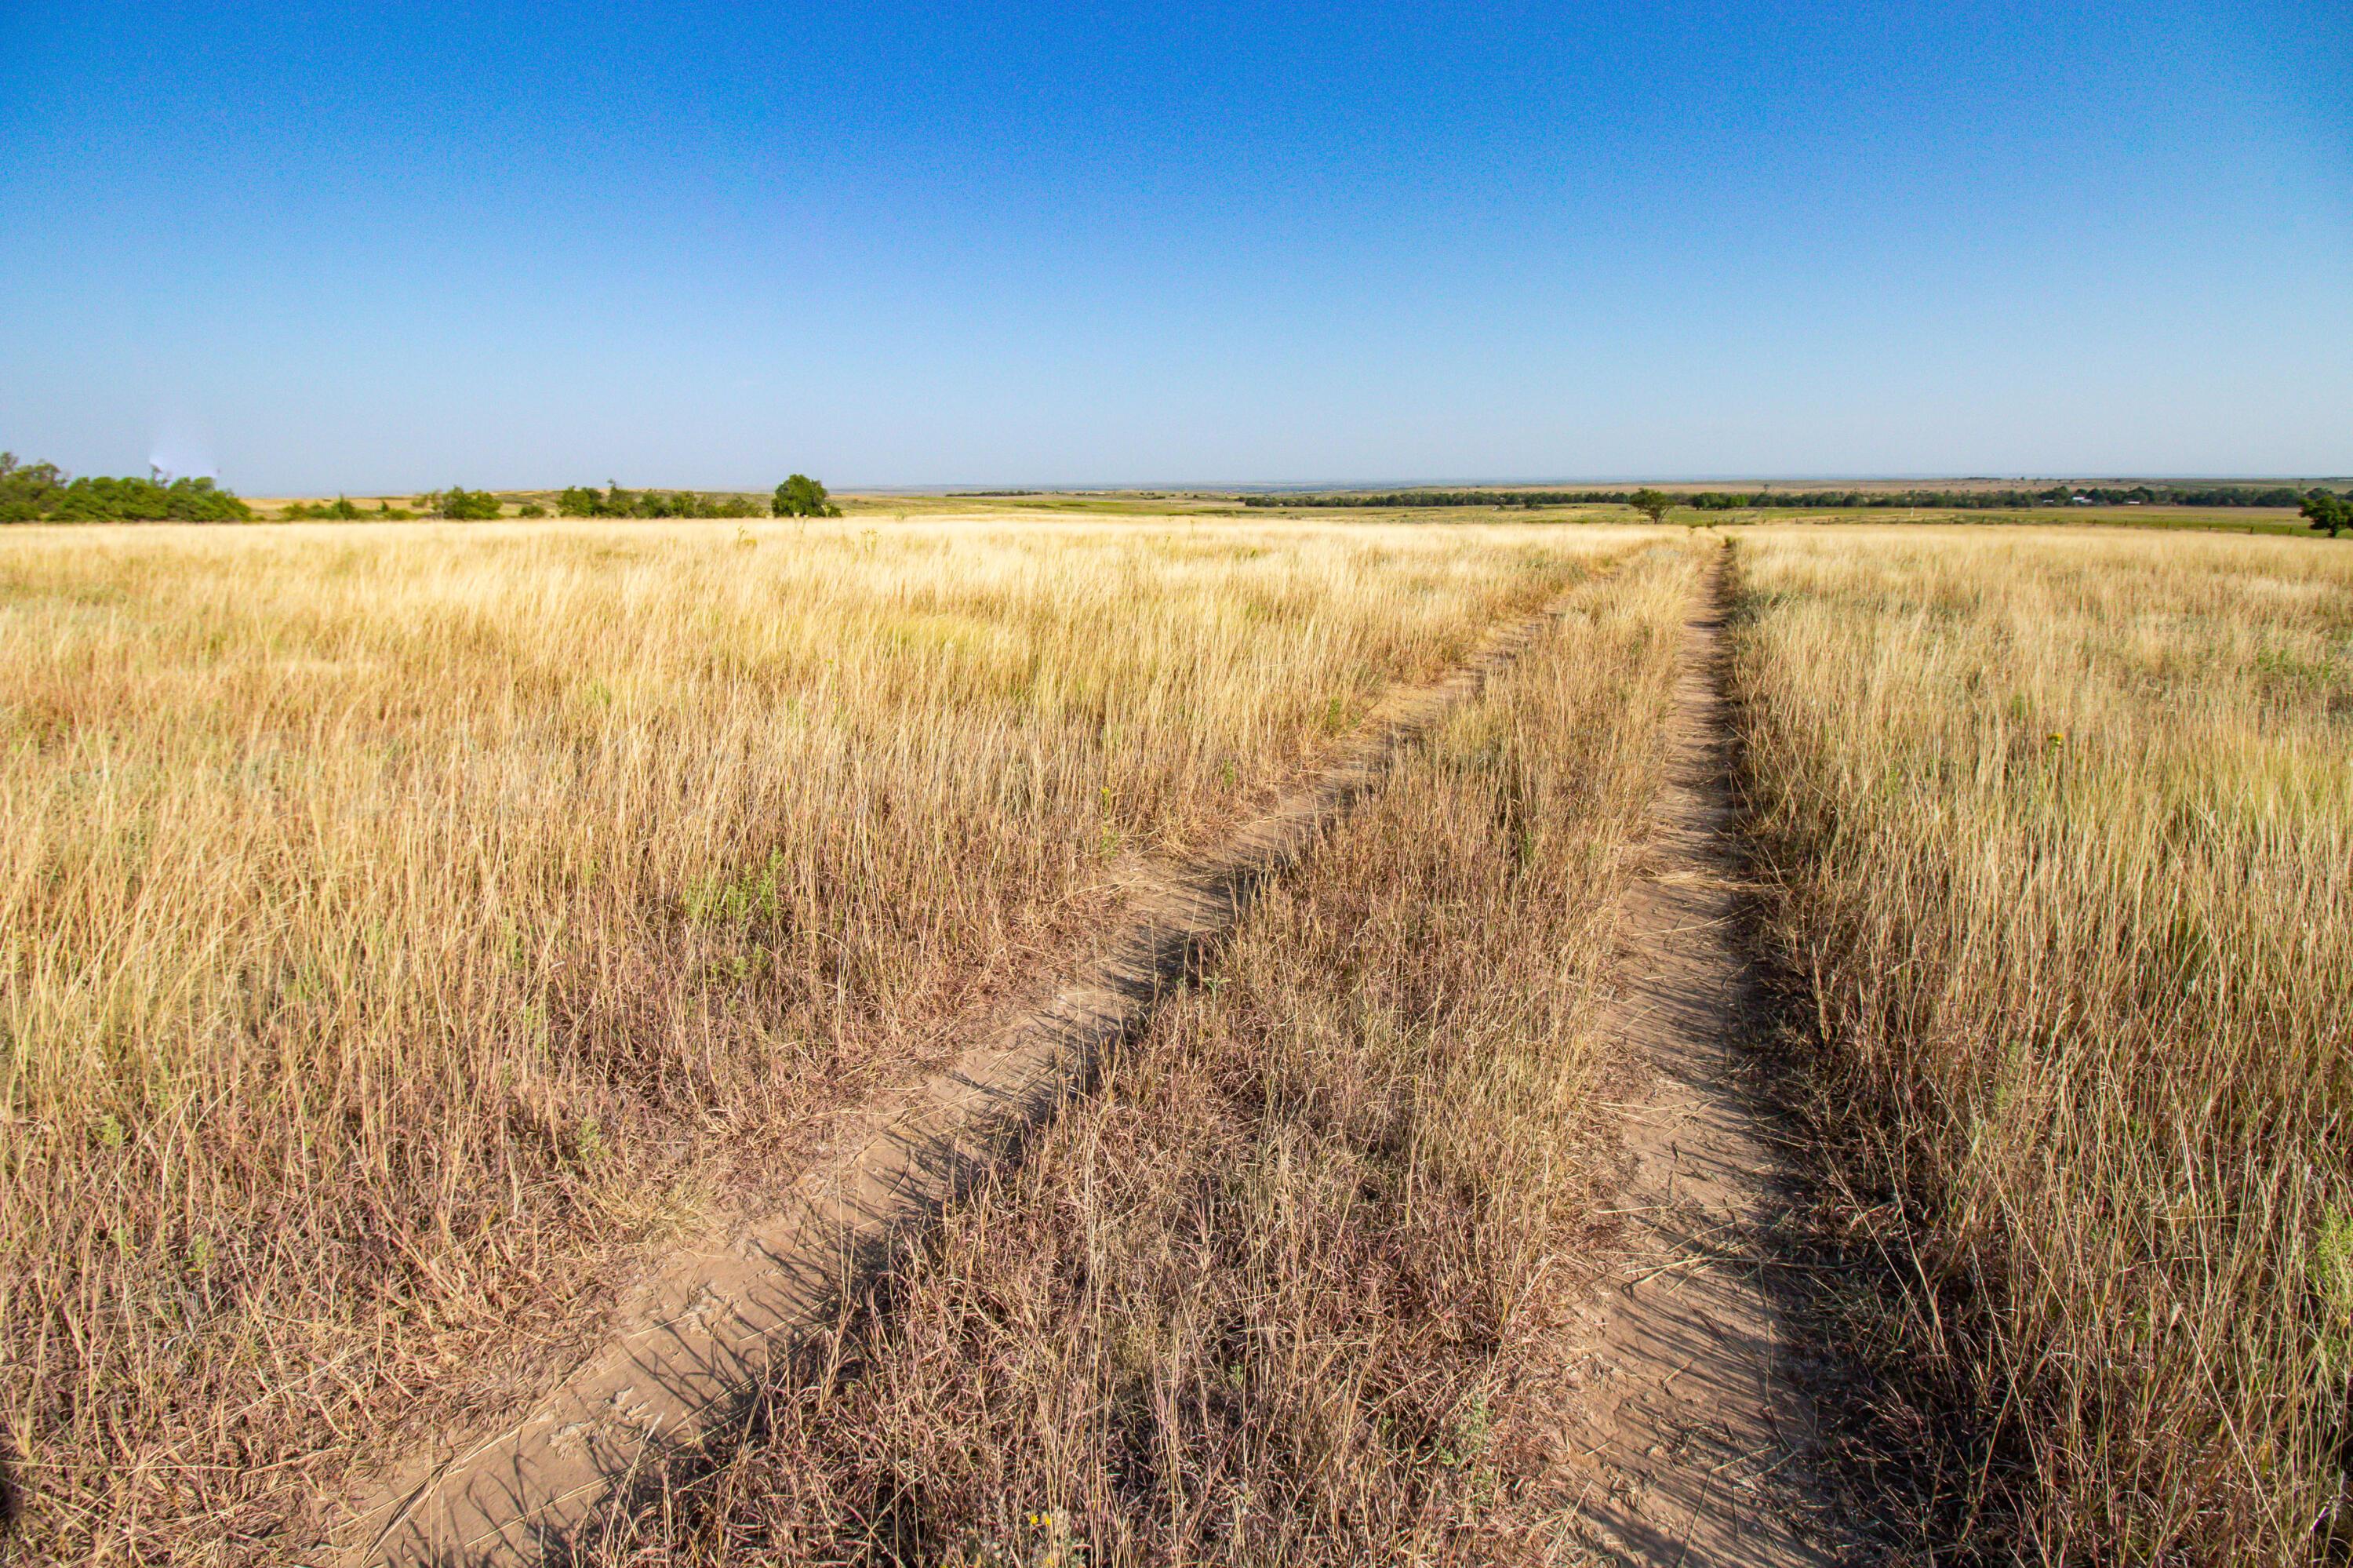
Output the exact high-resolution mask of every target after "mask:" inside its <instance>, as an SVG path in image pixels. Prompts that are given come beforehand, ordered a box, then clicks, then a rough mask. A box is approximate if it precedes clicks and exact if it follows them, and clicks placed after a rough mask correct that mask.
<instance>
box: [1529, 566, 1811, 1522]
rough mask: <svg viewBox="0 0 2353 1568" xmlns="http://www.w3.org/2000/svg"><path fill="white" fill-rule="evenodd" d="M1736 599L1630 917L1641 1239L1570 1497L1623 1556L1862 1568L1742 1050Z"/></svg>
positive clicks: (1714, 578) (1606, 1348) (1752, 1012)
mask: <svg viewBox="0 0 2353 1568" xmlns="http://www.w3.org/2000/svg"><path fill="white" fill-rule="evenodd" d="M1725 592H1726V587H1725V562H1724V561H1723V560H1722V559H1719V560H1718V561H1717V563H1716V564H1715V567H1713V568H1712V569H1711V570H1710V572H1709V575H1708V578H1707V584H1706V588H1705V589H1704V592H1703V594H1702V596H1701V598H1700V599H1699V600H1698V602H1697V603H1696V604H1695V605H1694V611H1693V617H1692V620H1690V621H1689V622H1688V623H1687V624H1686V626H1685V628H1684V632H1683V639H1684V641H1683V667H1682V670H1681V673H1679V675H1678V677H1677V682H1676V689H1675V705H1674V714H1673V718H1672V724H1671V728H1670V731H1669V736H1668V740H1669V746H1670V755H1669V761H1668V776H1667V779H1666V783H1665V785H1664V787H1663V788H1662V790H1661V791H1660V795H1659V799H1658V802H1657V804H1656V805H1655V807H1654V808H1653V812H1654V815H1653V825H1652V829H1651V836H1650V838H1649V840H1648V842H1647V844H1646V852H1647V859H1648V864H1647V866H1646V867H1645V872H1646V874H1645V875H1644V876H1643V878H1642V880H1641V882H1639V883H1638V884H1637V885H1635V886H1634V887H1633V889H1632V890H1631V891H1630V894H1629V895H1628V901H1627V906H1626V909H1625V919H1624V925H1623V927H1622V929H1623V942H1624V956H1623V959H1621V964H1622V967H1621V969H1620V983H1621V985H1622V987H1623V990H1622V991H1621V994H1620V997H1619V998H1618V1000H1617V1002H1616V1004H1615V1009H1614V1012H1613V1013H1612V1016H1611V1018H1610V1020H1609V1028H1610V1029H1611V1030H1612V1032H1613V1033H1614V1034H1615V1035H1616V1037H1617V1038H1618V1040H1619V1041H1620V1043H1621V1044H1622V1045H1623V1046H1624V1047H1625V1050H1626V1054H1627V1055H1628V1057H1629V1058H1630V1062H1629V1066H1630V1076H1631V1078H1632V1081H1633V1084H1634V1087H1633V1088H1631V1089H1630V1091H1629V1092H1628V1093H1627V1095H1626V1096H1625V1102H1624V1104H1623V1105H1622V1106H1620V1107H1617V1108H1618V1114H1619V1115H1620V1117H1621V1118H1622V1119H1623V1125H1624V1128H1625V1134H1624V1137H1625V1146H1624V1151H1625V1160H1626V1171H1625V1176H1624V1179H1623V1181H1622V1184H1621V1185H1620V1188H1619V1189H1618V1192H1617V1193H1616V1195H1615V1197H1614V1198H1613V1199H1612V1201H1611V1202H1610V1208H1611V1210H1612V1211H1613V1212H1614V1213H1617V1214H1619V1215H1622V1216H1623V1217H1624V1219H1625V1221H1626V1229H1625V1236H1624V1243H1625V1245H1624V1248H1623V1251H1622V1253H1621V1254H1620V1255H1619V1256H1618V1257H1616V1258H1614V1259H1612V1260H1611V1263H1612V1266H1611V1268H1610V1269H1609V1274H1608V1275H1607V1276H1606V1277H1605V1278H1604V1279H1603V1280H1602V1281H1601V1288H1600V1290H1599V1313H1598V1316H1599V1322H1598V1323H1597V1325H1596V1327H1595V1331H1594V1342H1593V1346H1592V1351H1591V1355H1590V1359H1589V1362H1588V1365H1587V1367H1586V1369H1585V1380H1584V1386H1583V1391H1582V1392H1583V1406H1582V1408H1581V1409H1580V1410H1579V1411H1578V1412H1577V1421H1576V1424H1575V1425H1574V1426H1573V1427H1572V1437H1573V1442H1574V1449H1573V1452H1574V1456H1575V1457H1574V1459H1573V1462H1572V1466H1571V1489H1572V1496H1571V1497H1570V1498H1569V1499H1565V1500H1567V1501H1570V1502H1573V1503H1574V1505H1575V1507H1576V1509H1577V1512H1578V1513H1579V1514H1580V1515H1581V1516H1582V1533H1583V1535H1584V1537H1585V1543H1586V1544H1587V1545H1588V1547H1590V1548H1591V1549H1593V1550H1594V1551H1595V1552H1597V1553H1599V1555H1600V1556H1601V1557H1602V1558H1603V1559H1604V1560H1606V1561H1609V1562H1614V1563H1632V1564H1643V1565H1650V1564H1659V1565H1662V1568H1664V1565H1673V1564H1683V1565H1685V1568H1703V1565H1733V1564H1738V1565H1741V1568H1749V1565H1760V1568H1784V1565H1795V1564H1817V1563H1834V1562H1837V1561H1839V1560H1840V1556H1841V1553H1840V1552H1839V1550H1838V1547H1837V1544H1836V1537H1835V1536H1834V1535H1833V1533H1832V1531H1831V1527H1830V1524H1829V1513H1830V1510H1829V1507H1828V1503H1827V1499H1826V1498H1825V1495H1824V1493H1823V1490H1822V1489H1821V1487H1820V1483H1819V1481H1818V1479H1817V1478H1816V1477H1815V1475H1814V1473H1813V1469H1812V1464H1811V1459H1812V1455H1813V1452H1814V1448H1815V1440H1814V1425H1813V1414H1812V1410H1811V1407H1810V1402H1809V1401H1808V1399H1807V1398H1806V1396H1805V1394H1804V1393H1803V1391H1802V1390H1801V1389H1800V1387H1799V1385H1798V1383H1797V1382H1796V1381H1795V1379H1794V1377H1793V1375H1792V1372H1793V1364H1794V1363H1795V1361H1797V1360H1798V1359H1799V1351H1797V1348H1796V1341H1795V1338H1794V1335H1793V1333H1792V1324H1791V1321H1790V1313H1789V1312H1788V1310H1787V1309H1786V1308H1785V1307H1784V1306H1783V1305H1782V1303H1781V1301H1780V1299H1779V1297H1780V1294H1781V1293H1780V1292H1779V1291H1778V1289H1777V1281H1776V1280H1775V1278H1774V1277H1773V1276H1774V1275H1775V1273H1776V1271H1777V1270H1778V1269H1779V1268H1782V1267H1784V1266H1787V1264H1788V1259H1786V1258H1784V1257H1782V1256H1781V1255H1780V1249H1779V1248H1778V1247H1777V1246H1776V1245H1774V1224H1773V1222H1774V1218H1775V1215H1776V1213H1777V1212H1778V1208H1779V1206H1780V1200H1779V1197H1778V1189H1779V1188H1780V1186H1781V1183H1782V1181H1783V1180H1784V1178H1785V1175H1786V1171H1785V1168H1784V1165H1783V1162H1782V1160H1780V1159H1779V1158H1778V1153H1777V1151H1776V1146H1775V1140H1774V1132H1773V1118H1772V1114H1771V1112H1770V1110H1769V1109H1768V1108H1767V1105H1766V1103H1765V1101H1764V1098H1763V1097H1762V1096H1761V1095H1760V1094H1759V1092H1758V1091H1757V1087H1756V1086H1755V1084H1754V1081H1753V1075H1752V1073H1751V1072H1750V1071H1749V1070H1748V1062H1747V1059H1746V1056H1745V1054H1744V1051H1743V1040H1744V1031H1745V1030H1746V1029H1747V1028H1748V1027H1750V1024H1751V1021H1752V1019H1753V1018H1754V1017H1755V1016H1756V1014H1757V1006H1756V998H1755V987H1754V984H1753V981H1752V980H1751V978H1750V976H1749V974H1748V971H1747V969H1746V965H1745V964H1744V963H1743V961H1742V959H1741V958H1740V957H1739V955H1738V953H1737V951H1736V948H1735V947H1734V943H1733V930H1734V925H1733V922H1734V918H1735V914H1736V907H1735V899H1736V868H1737V860H1736V855H1735V853H1734V845H1733V839H1732V828H1733V794H1732V774H1731V763H1732V758H1731V733H1730V729H1729V726H1728V725H1727V723H1726V715H1725V702H1724V696H1723V689H1722V662H1723V659H1724V648H1723V641H1724V630H1723V616H1724V608H1725Z"/></svg>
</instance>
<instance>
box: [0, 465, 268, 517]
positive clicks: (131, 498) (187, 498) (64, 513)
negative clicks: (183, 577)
mask: <svg viewBox="0 0 2353 1568" xmlns="http://www.w3.org/2000/svg"><path fill="white" fill-rule="evenodd" d="M252 515H253V510H252V508H250V507H248V505H246V503H244V502H242V501H239V500H238V499H237V497H236V496H234V495H232V494H230V493H228V492H227V491H226V490H223V489H221V488H220V487H219V486H218V485H216V484H215V483H214V482H212V481H211V480H209V479H175V480H174V481H172V482H170V483H168V484H166V483H164V482H162V481H160V480H156V479H110V478H105V477H100V476H92V475H85V476H83V477H82V478H80V479H76V480H69V479H67V478H66V476H65V474H64V473H63V472H62V471H59V470H58V465H57V464H55V463H50V462H35V463H22V462H18V461H16V454H15V453H14V452H0V522H7V523H30V522H34V521H36V520H37V519H40V518H44V517H46V518H48V519H50V520H52V521H55V522H60V523H163V522H174V523H231V522H237V521H241V520H243V519H245V518H248V517H250V516H252Z"/></svg>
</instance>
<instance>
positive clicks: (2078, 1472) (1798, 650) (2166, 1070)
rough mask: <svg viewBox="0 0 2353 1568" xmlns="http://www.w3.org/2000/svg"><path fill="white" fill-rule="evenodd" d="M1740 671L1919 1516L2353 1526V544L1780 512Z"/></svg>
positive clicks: (2073, 1533)
mask: <svg viewBox="0 0 2353 1568" xmlns="http://www.w3.org/2000/svg"><path fill="white" fill-rule="evenodd" d="M1738 559H1739V561H1740V565H1741V580H1742V588H1741V593H1740V598H1739V603H1738V616H1739V625H1738V628H1737V633H1736V645H1737V653H1736V671H1737V674H1736V696H1737V697H1738V698H1739V700H1740V702H1741V704H1742V706H1743V711H1744V714H1745V718H1744V724H1745V726H1746V736H1745V740H1746V769H1747V774H1748V782H1749V787H1750V789H1752V791H1753V796H1754V804H1755V807H1756V810H1757V818H1756V827H1757V832H1758V834H1759V837H1760V840H1761V842H1762V845H1763V848H1764V852H1765V856H1766V864H1765V870H1766V874H1767V877H1766V879H1767V888H1768V890H1767V900H1766V902H1767V911H1768V914H1767V921H1768V925H1769V927H1770V930H1771V934H1772V937H1773V938H1774V940H1775V941H1776V943H1777V944H1778V948H1779V949H1780V954H1781V956H1782V958H1783V959H1785V961H1786V962H1787V963H1788V966H1789V967H1790V968H1791V969H1793V970H1795V971H1796V972H1797V973H1798V974H1799V975H1800V976H1801V977H1803V978H1805V979H1807V980H1810V982H1811V986H1812V990H1813V993H1814V1000H1815V1001H1816V1003H1817V1005H1818V1007H1819V1030H1820V1043H1821V1045H1822V1047H1823V1049H1822V1051H1821V1053H1820V1065H1821V1069H1822V1071H1821V1075H1820V1105H1819V1107H1817V1108H1818V1111H1819V1114H1820V1127H1821V1128H1822V1129H1823V1130H1824V1131H1825V1132H1826V1134H1827V1135H1828V1141H1829V1143H1830V1145H1831V1147H1833V1148H1834V1149H1836V1150H1838V1151H1839V1156H1838V1159H1837V1161H1836V1166H1835V1174H1836V1176H1837V1178H1838V1180H1839V1181H1841V1183H1843V1184H1844V1187H1845V1197H1846V1200H1847V1202H1845V1204H1844V1205H1843V1207H1844V1217H1845V1223H1846V1224H1847V1225H1848V1226H1849V1227H1850V1235H1851V1240H1852V1244H1853V1245H1857V1246H1859V1247H1861V1248H1862V1249H1863V1250H1865V1251H1867V1252H1875V1253H1877V1254H1878V1255H1880V1256H1881V1257H1883V1259H1884V1260H1885V1262H1886V1264H1887V1267H1886V1268H1885V1269H1884V1270H1883V1271H1879V1272H1876V1273H1858V1274H1856V1275H1853V1276H1852V1278H1853V1279H1854V1280H1856V1281H1862V1280H1864V1279H1874V1280H1876V1281H1877V1287H1876V1288H1875V1289H1869V1290H1862V1291H1859V1292H1858V1293H1857V1294H1856V1296H1855V1298H1853V1299H1851V1300H1849V1301H1848V1302H1847V1303H1846V1306H1847V1307H1848V1308H1850V1309H1851V1310H1852V1314H1853V1317H1852V1321H1853V1323H1854V1325H1855V1326H1856V1329H1857V1336H1856V1337H1857V1342H1858V1344H1859V1345H1861V1346H1862V1347H1863V1348H1864V1349H1865V1350H1866V1351H1867V1352H1868V1353H1869V1354H1870V1355H1871V1356H1872V1357H1873V1359H1874V1360H1875V1361H1877V1362H1878V1363H1879V1364H1880V1366H1881V1367H1882V1368H1883V1371H1884V1372H1887V1373H1888V1374H1889V1375H1888V1376H1886V1377H1884V1378H1883V1379H1882V1380H1881V1383H1880V1388H1881V1394H1882V1398H1883V1401H1884V1405H1883V1411H1882V1414H1883V1415H1884V1416H1885V1417H1886V1418H1887V1419H1888V1421H1889V1422H1890V1423H1892V1424H1893V1425H1892V1428H1891V1429H1890V1430H1892V1432H1893V1435H1894V1438H1895V1441H1894V1443H1893V1444H1892V1445H1886V1446H1863V1447H1861V1448H1859V1449H1858V1453H1859V1455H1860V1457H1862V1458H1863V1460H1864V1461H1865V1462H1866V1463H1874V1464H1875V1463H1880V1462H1881V1461H1882V1460H1883V1459H1885V1458H1886V1457H1888V1456H1889V1455H1891V1454H1892V1455H1894V1456H1897V1458H1896V1462H1894V1463H1892V1464H1888V1465H1886V1467H1885V1469H1884V1471H1883V1475H1884V1476H1885V1477H1886V1478H1888V1479H1890V1480H1891V1481H1893V1482H1894V1483H1896V1484H1895V1485H1894V1486H1891V1487H1890V1488H1888V1489H1886V1490H1885V1492H1884V1493H1883V1495H1884V1496H1885V1498H1886V1499H1888V1500H1890V1501H1893V1500H1894V1499H1896V1498H1898V1497H1899V1496H1902V1497H1906V1498H1907V1499H1908V1500H1907V1502H1906V1504H1905V1507H1906V1509H1907V1510H1908V1511H1909V1514H1910V1519H1909V1528H1910V1529H1911V1531H1913V1532H1914V1535H1915V1541H1916V1542H1917V1543H1918V1544H1920V1545H1923V1546H1926V1547H1934V1548H1937V1549H1938V1560H1939V1561H1951V1560H1955V1559H1956V1556H1957V1552H1956V1549H1960V1550H1961V1551H1963V1552H1967V1554H1968V1555H1969V1556H1972V1557H1974V1558H1977V1559H1979V1560H1987V1561H1998V1562H2013V1561H2020V1560H2025V1561H2040V1562H2045V1563H2083V1562H2116V1563H2160V1562H2162V1563H2176V1562H2179V1563H2247V1562H2265V1563H2300V1562H2312V1561H2341V1560H2342V1554H2343V1553H2344V1552H2345V1551H2346V1549H2347V1545H2348V1520H2347V1518H2346V1512H2345V1510H2346V1474H2345V1456H2346V1452H2347V1446H2348V1436H2353V1428H2348V1420H2347V1389H2348V1381H2347V1380H2348V1365H2353V1158H2349V1157H2353V1141H2349V1140H2348V1113H2353V1058H2348V1050H2347V1046H2348V1041H2353V732H2348V715H2353V552H2348V551H2345V550H2342V549H2337V548H2332V547H2331V546H2328V545H2327V544H2324V543H2318V542H2314V543H2288V542H2284V541H2270V540H2265V541H2254V540H2225V539H2218V538H2211V537H2208V538H2199V537H2194V536H2188V535H2176V536H2172V537H2168V538H2149V537H2139V538H2134V537H2126V536H2118V535H2105V536H2092V535H2081V534H2072V535H2056V534H2046V535H2009V536H2002V535H1986V534H1978V533H1971V534H1962V533H1959V532H1956V531H1944V530H1939V531H1936V532H1934V533H1905V534H1902V535H1898V534H1895V533H1894V532H1888V531H1873V532H1870V533H1862V532H1856V533H1840V534H1826V533H1810V532H1809V533H1799V532H1797V531H1786V532H1784V531H1773V532H1766V533H1763V534H1760V535H1750V536H1747V537H1746V538H1744V539H1743V541H1742V543H1741V546H1740V553H1739V557H1738Z"/></svg>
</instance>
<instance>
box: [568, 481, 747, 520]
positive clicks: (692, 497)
mask: <svg viewBox="0 0 2353 1568" xmlns="http://www.w3.org/2000/svg"><path fill="white" fill-rule="evenodd" d="M555 510H556V512H557V513H558V514H561V515H563V516H565V517H758V516H761V515H763V514H765V513H766V512H767V510H768V508H767V504H766V503H765V502H763V501H762V500H761V499H760V498H759V497H758V496H756V495H735V494H729V493H723V492H713V491H700V490H623V489H622V488H621V487H620V485H619V484H617V483H616V482H613V481H611V480H607V481H606V482H605V488H604V489H603V490H601V491H600V490H596V489H595V488H593V487H591V486H588V485H585V484H575V485H572V486H570V487H569V488H568V489H566V490H565V492H564V493H562V494H560V495H558V496H557V497H556V498H555Z"/></svg>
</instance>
